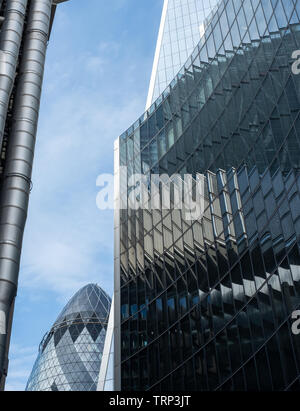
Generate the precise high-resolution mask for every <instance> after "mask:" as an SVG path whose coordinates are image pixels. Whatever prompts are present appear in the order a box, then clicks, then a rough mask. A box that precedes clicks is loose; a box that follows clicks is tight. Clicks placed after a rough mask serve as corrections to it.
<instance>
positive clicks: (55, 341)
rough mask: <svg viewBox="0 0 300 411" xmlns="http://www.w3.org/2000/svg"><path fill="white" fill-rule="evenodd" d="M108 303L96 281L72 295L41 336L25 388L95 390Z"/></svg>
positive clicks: (40, 389) (108, 307)
mask: <svg viewBox="0 0 300 411" xmlns="http://www.w3.org/2000/svg"><path fill="white" fill-rule="evenodd" d="M110 305H111V299H110V297H109V296H108V295H107V294H106V293H105V292H104V291H103V290H102V289H101V288H100V287H99V286H98V285H96V284H89V285H87V286H85V287H83V288H82V289H81V290H79V291H78V292H77V293H76V294H75V295H74V297H73V298H72V299H71V300H70V301H69V303H68V304H67V305H66V307H65V308H64V309H63V310H62V312H61V314H60V315H59V317H58V318H57V320H56V321H55V323H54V325H53V327H52V328H51V330H50V332H49V333H47V334H46V335H45V337H44V338H43V340H42V342H41V344H40V348H39V354H38V357H37V360H36V362H35V364H34V366H33V369H32V372H31V375H30V377H29V380H28V383H27V387H26V391H96V388H97V382H98V377H99V370H100V365H101V359H102V353H103V347H104V342H105V336H106V329H107V323H108V316H109V311H110Z"/></svg>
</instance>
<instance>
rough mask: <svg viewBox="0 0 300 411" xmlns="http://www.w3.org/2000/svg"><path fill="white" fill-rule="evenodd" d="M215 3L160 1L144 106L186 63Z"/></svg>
mask: <svg viewBox="0 0 300 411" xmlns="http://www.w3.org/2000/svg"><path fill="white" fill-rule="evenodd" d="M216 4H217V0H164V6H163V12H162V18H161V23H160V28H159V34H158V40H157V45H156V51H155V57H154V62H153V69H152V75H151V80H150V87H149V93H148V98H147V107H146V109H148V108H149V107H150V105H151V104H152V103H153V102H154V101H155V100H156V99H157V97H159V95H160V94H161V93H162V92H163V91H164V90H165V88H166V87H167V86H168V84H169V83H170V82H171V80H172V79H173V78H174V77H175V75H176V74H177V73H178V71H179V70H180V69H181V67H182V66H183V65H184V63H185V62H186V60H187V58H188V57H189V55H190V54H191V52H192V51H193V50H194V48H195V47H196V45H197V44H198V43H199V40H200V38H201V36H202V35H203V34H204V31H205V24H206V19H207V18H208V17H209V15H210V14H211V13H212V10H213V8H214V6H216Z"/></svg>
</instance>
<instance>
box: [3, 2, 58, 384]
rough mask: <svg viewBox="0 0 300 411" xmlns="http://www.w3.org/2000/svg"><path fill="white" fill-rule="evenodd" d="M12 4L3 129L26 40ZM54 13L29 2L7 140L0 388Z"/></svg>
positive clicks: (18, 8)
mask: <svg viewBox="0 0 300 411" xmlns="http://www.w3.org/2000/svg"><path fill="white" fill-rule="evenodd" d="M8 3H9V5H8V6H7V14H6V15H7V17H6V18H7V21H6V20H5V21H4V25H5V27H7V28H12V30H16V33H14V34H13V33H10V32H9V31H8V32H7V33H6V32H5V31H3V33H2V34H3V38H1V43H0V44H1V46H2V44H3V45H6V46H7V48H8V49H9V52H8V53H9V55H10V61H11V66H10V68H11V71H10V75H9V76H8V78H7V79H6V80H4V79H1V81H3V83H2V84H5V85H6V89H5V91H4V92H3V91H2V90H1V92H0V98H1V109H0V110H1V130H2V128H3V122H5V117H6V116H5V110H7V101H6V99H7V98H8V96H9V92H10V88H11V79H12V78H13V77H14V73H15V67H16V62H15V59H16V58H17V54H18V47H19V46H20V45H19V42H20V41H21V39H22V24H23V21H24V13H25V11H26V3H27V0H23V1H22V0H13V1H8ZM10 7H15V9H11V11H10V9H9V8H10ZM51 11H52V0H30V2H29V10H28V11H27V14H26V18H27V23H26V27H25V33H24V34H23V35H24V43H23V45H22V56H21V60H20V68H19V69H18V78H17V86H16V93H15V98H14V103H13V112H12V113H13V114H12V126H11V130H10V134H9V137H8V148H7V153H6V160H5V167H4V174H3V183H2V187H1V192H0V382H2V384H1V383H0V389H1V387H2V389H3V387H4V381H5V377H6V373H7V363H8V360H7V357H8V346H9V338H10V328H11V323H12V313H13V305H14V299H15V296H16V292H17V284H18V275H19V265H20V255H21V246H22V240H23V232H24V226H25V222H26V218H27V209H28V200H29V193H30V187H31V174H32V163H33V156H34V148H35V139H36V130H37V123H38V114H39V106H40V96H41V87H42V81H43V73H44V63H45V55H46V49H47V41H48V36H49V28H50V20H51ZM7 30H8V29H7ZM17 33H18V34H17ZM5 37H6V38H7V40H6V41H5V40H4V39H5ZM15 40H16V43H15ZM10 42H11V43H10ZM2 101H3V103H2ZM2 133H3V132H2Z"/></svg>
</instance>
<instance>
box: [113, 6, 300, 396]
mask: <svg viewBox="0 0 300 411" xmlns="http://www.w3.org/2000/svg"><path fill="white" fill-rule="evenodd" d="M174 3H175V2H174ZM176 3H177V4H179V2H176ZM184 3H186V4H187V3H189V2H184ZM195 3H197V1H195ZM199 3H200V0H199ZM204 3H205V2H204ZM166 11H167V10H165V12H166ZM176 21H177V20H176ZM175 31H176V30H175ZM201 34H202V36H200V39H199V42H198V44H197V45H196V46H195V49H194V50H192V51H191V52H190V55H189V57H188V59H187V61H186V62H185V64H184V66H183V68H182V69H180V70H179V71H178V73H177V74H176V75H175V77H174V78H173V79H172V81H170V83H169V84H168V85H167V86H166V88H165V89H164V90H161V89H159V92H158V94H157V95H155V93H154V95H155V99H152V97H151V99H150V100H151V102H150V104H148V105H147V109H148V110H147V112H146V113H144V114H143V115H142V116H141V117H140V118H139V119H138V120H137V121H136V122H135V123H134V124H133V125H132V126H131V127H130V128H129V129H128V130H127V131H126V132H125V133H123V134H122V135H121V136H120V137H119V139H118V140H117V141H116V145H115V165H116V169H115V175H116V196H115V204H116V212H115V213H116V215H115V296H114V300H115V333H114V354H115V357H114V358H115V364H114V367H115V389H116V390H119V389H122V390H158V391H163V390H172V389H173V390H178V391H180V390H225V391H227V390H245V391H247V390H248V391H249V390H256V391H257V390H299V389H300V385H299V378H300V334H299V333H298V330H297V328H295V326H294V325H295V324H294V321H295V318H297V312H298V310H299V308H300V267H299V266H300V250H299V241H300V197H299V195H300V173H299V172H300V74H299V73H300V70H299V66H300V64H299V61H297V58H299V55H300V52H299V49H300V0H219V1H217V4H216V7H214V8H212V13H211V15H210V16H208V19H207V20H206V21H205V23H204V25H203V26H202V29H201ZM174 35H175V34H174V33H173V34H172V37H171V38H172V39H174ZM152 85H153V84H152ZM198 174H200V175H202V176H203V178H204V190H203V193H204V207H203V213H202V214H201V216H199V218H194V219H187V218H185V214H184V212H183V210H181V209H179V208H175V207H174V201H173V200H172V201H171V202H170V207H169V209H167V208H162V207H157V203H156V207H148V206H147V204H146V206H145V202H144V200H143V199H144V198H146V199H147V195H149V196H150V195H151V194H152V189H153V187H154V186H152V184H151V177H152V176H153V175H165V176H166V175H167V176H169V177H171V176H173V175H179V176H181V178H182V179H183V178H184V176H185V175H190V176H192V177H193V178H194V179H196V177H197V175H198ZM137 175H142V176H143V178H145V180H144V181H146V184H144V187H146V190H144V191H143V195H142V196H141V193H139V194H136V203H135V204H137V203H139V202H140V205H141V206H140V207H137V208H133V207H130V206H129V197H130V196H131V197H132V193H134V195H135V193H137V192H138V190H137V188H138V187H141V186H142V184H140V181H136V177H133V178H132V176H137ZM164 181H165V180H164ZM161 186H162V184H161ZM145 191H146V196H145ZM171 192H172V190H171ZM143 196H145V197H143ZM171 198H172V196H171ZM141 199H142V201H141Z"/></svg>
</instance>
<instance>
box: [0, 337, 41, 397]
mask: <svg viewBox="0 0 300 411" xmlns="http://www.w3.org/2000/svg"><path fill="white" fill-rule="evenodd" d="M10 355H11V361H10V363H9V374H8V377H9V378H8V381H7V383H6V386H5V390H6V391H24V389H25V385H26V381H27V379H28V377H29V375H30V373H31V369H32V366H33V364H34V361H35V359H36V356H37V347H23V346H20V345H17V344H11V347H10Z"/></svg>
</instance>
